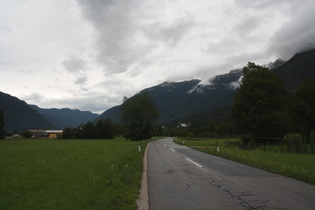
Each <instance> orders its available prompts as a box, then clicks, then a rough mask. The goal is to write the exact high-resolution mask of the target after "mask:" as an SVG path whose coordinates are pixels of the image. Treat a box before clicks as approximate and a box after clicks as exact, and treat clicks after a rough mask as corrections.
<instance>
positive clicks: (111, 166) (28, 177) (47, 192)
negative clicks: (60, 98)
mask: <svg viewBox="0 0 315 210" xmlns="http://www.w3.org/2000/svg"><path fill="white" fill-rule="evenodd" d="M147 143H148V141H145V142H142V141H141V142H131V141H126V140H125V139H123V138H118V139H114V140H56V139H54V140H49V139H27V140H26V139H23V140H3V141H0V168H1V173H0V183H1V185H0V196H1V199H0V209H135V208H136V199H137V198H138V195H139V190H140V183H141V175H142V172H143V155H144V151H143V150H144V148H145V147H146V144H147ZM139 145H141V147H142V151H141V152H140V153H139V151H138V146H139Z"/></svg>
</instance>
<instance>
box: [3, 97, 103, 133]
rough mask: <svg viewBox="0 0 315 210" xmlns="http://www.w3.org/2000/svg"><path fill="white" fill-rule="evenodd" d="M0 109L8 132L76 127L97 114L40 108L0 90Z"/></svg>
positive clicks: (91, 119) (92, 118)
mask: <svg viewBox="0 0 315 210" xmlns="http://www.w3.org/2000/svg"><path fill="white" fill-rule="evenodd" d="M0 110H1V111H2V112H3V113H4V117H5V119H4V120H5V125H4V129H5V130H6V131H8V132H14V131H18V132H23V131H26V130H28V129H63V128H65V127H76V126H78V125H80V124H81V123H83V124H84V123H86V122H88V121H93V120H94V119H95V118H96V117H97V116H98V114H94V113H92V112H88V111H80V110H72V109H42V108H39V107H38V106H35V105H28V104H27V103H26V102H25V101H22V100H20V99H18V98H17V97H14V96H11V95H9V94H6V93H3V92H0Z"/></svg>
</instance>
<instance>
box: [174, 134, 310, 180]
mask: <svg viewBox="0 0 315 210" xmlns="http://www.w3.org/2000/svg"><path fill="white" fill-rule="evenodd" d="M238 140H239V139H187V138H186V139H185V138H176V139H175V140H174V141H175V142H176V143H178V144H184V145H186V146H189V147H191V148H193V149H197V150H200V151H203V152H206V153H209V154H212V155H216V156H219V157H223V158H226V159H230V160H234V161H237V162H240V163H244V164H246V165H250V166H253V167H256V168H261V169H264V170H267V171H271V172H274V173H277V174H281V175H284V176H287V177H291V178H294V179H297V180H301V181H304V182H307V183H310V184H313V185H315V155H314V154H298V153H288V152H281V151H280V145H265V146H262V147H260V148H257V149H255V150H247V149H246V150H245V149H240V148H238V147H236V146H233V147H225V141H232V142H236V141H238ZM217 147H219V151H218V150H217Z"/></svg>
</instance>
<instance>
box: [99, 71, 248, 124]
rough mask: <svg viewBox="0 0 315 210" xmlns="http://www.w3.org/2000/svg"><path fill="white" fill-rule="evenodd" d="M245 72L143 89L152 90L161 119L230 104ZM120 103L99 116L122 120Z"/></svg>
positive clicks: (170, 118) (231, 72) (176, 117)
mask: <svg viewBox="0 0 315 210" xmlns="http://www.w3.org/2000/svg"><path fill="white" fill-rule="evenodd" d="M241 76H242V71H241V70H233V71H230V72H229V73H228V74H224V75H219V76H216V77H215V78H214V79H212V80H211V81H209V83H210V84H207V85H202V84H200V82H201V81H200V80H196V79H194V80H189V81H183V82H164V83H162V84H160V85H157V86H154V87H150V88H147V89H144V90H142V91H146V92H148V93H149V94H150V96H151V97H152V98H153V100H154V101H155V104H156V106H157V108H158V109H159V111H160V116H159V118H158V122H159V123H165V122H169V121H173V120H176V119H179V118H184V117H188V116H191V115H194V114H197V113H200V112H205V111H208V110H211V109H215V108H220V107H226V106H231V105H232V103H233V101H234V96H235V93H236V89H237V88H238V86H239V80H240V78H241ZM119 114H120V110H119V106H116V107H113V108H111V109H109V110H107V111H105V112H104V113H102V114H101V115H100V116H99V117H98V118H96V120H98V119H105V118H110V119H112V120H113V121H116V122H117V121H119Z"/></svg>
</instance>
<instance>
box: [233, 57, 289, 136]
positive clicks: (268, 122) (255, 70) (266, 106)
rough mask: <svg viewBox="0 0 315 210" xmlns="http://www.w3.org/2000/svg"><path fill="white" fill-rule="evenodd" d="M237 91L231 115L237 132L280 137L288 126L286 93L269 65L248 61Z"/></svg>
mask: <svg viewBox="0 0 315 210" xmlns="http://www.w3.org/2000/svg"><path fill="white" fill-rule="evenodd" d="M243 72H244V77H243V79H242V83H241V85H240V89H239V90H238V92H237V94H236V96H235V100H234V104H233V108H232V116H233V121H234V123H235V126H236V127H237V128H238V130H239V132H240V134H247V133H252V134H253V136H254V137H264V138H265V137H266V138H272V137H282V136H283V134H284V133H285V129H286V127H287V123H288V119H287V114H286V108H285V107H286V106H285V104H286V99H287V97H286V92H285V88H284V85H283V82H282V81H281V79H280V78H279V77H277V75H275V74H274V73H273V72H271V71H269V70H268V68H265V67H262V66H259V65H256V64H255V63H250V62H249V63H248V65H247V66H245V67H244V68H243Z"/></svg>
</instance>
